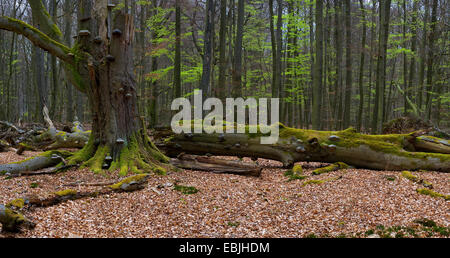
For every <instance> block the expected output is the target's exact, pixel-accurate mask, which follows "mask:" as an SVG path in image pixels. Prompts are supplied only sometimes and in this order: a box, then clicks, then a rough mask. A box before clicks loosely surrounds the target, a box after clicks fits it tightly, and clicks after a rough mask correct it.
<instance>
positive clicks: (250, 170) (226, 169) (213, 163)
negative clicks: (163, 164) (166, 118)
mask: <svg viewBox="0 0 450 258" xmlns="http://www.w3.org/2000/svg"><path fill="white" fill-rule="evenodd" d="M171 163H172V165H174V166H176V167H179V168H183V169H191V170H201V171H209V172H213V173H228V174H237V175H245V176H257V177H258V176H260V175H261V170H262V169H261V168H260V167H257V166H255V165H253V164H249V163H244V162H239V161H230V160H223V159H218V158H212V157H202V156H195V155H187V154H181V155H178V157H177V159H171Z"/></svg>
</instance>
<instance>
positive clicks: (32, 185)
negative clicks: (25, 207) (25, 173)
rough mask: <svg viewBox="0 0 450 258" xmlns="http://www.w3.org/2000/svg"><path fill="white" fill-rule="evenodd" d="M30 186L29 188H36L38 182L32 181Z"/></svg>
mask: <svg viewBox="0 0 450 258" xmlns="http://www.w3.org/2000/svg"><path fill="white" fill-rule="evenodd" d="M30 187H31V188H37V187H39V183H36V182H33V183H31V184H30Z"/></svg>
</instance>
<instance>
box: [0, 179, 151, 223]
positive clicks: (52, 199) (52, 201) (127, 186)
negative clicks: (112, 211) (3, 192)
mask: <svg viewBox="0 0 450 258" xmlns="http://www.w3.org/2000/svg"><path fill="white" fill-rule="evenodd" d="M148 178H149V174H139V175H134V176H130V177H127V178H125V179H123V180H121V181H119V182H116V183H113V184H109V185H106V186H104V187H102V188H100V189H96V190H95V191H90V192H79V191H76V190H73V189H65V190H61V191H57V192H54V193H50V194H49V195H48V196H46V197H44V198H40V197H38V196H28V197H24V198H19V199H15V200H12V201H11V202H9V203H8V204H6V205H0V223H1V224H2V231H5V232H20V231H21V229H22V228H23V227H27V228H34V226H35V225H36V224H35V223H33V222H31V221H30V220H29V219H27V218H25V217H24V216H23V215H22V214H21V213H20V211H21V210H24V209H29V208H31V207H49V206H53V205H56V204H59V203H62V202H65V201H68V200H77V199H82V198H86V197H96V196H99V195H102V194H109V193H112V192H132V191H136V190H140V189H143V188H144V187H145V185H146V184H147V183H148Z"/></svg>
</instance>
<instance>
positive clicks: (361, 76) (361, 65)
mask: <svg viewBox="0 0 450 258" xmlns="http://www.w3.org/2000/svg"><path fill="white" fill-rule="evenodd" d="M359 5H360V8H361V12H362V15H361V20H362V26H363V29H362V40H361V59H360V63H359V111H358V119H357V121H358V126H357V128H358V131H361V127H362V120H363V113H364V86H363V83H364V81H363V79H364V61H365V57H366V53H365V51H366V30H367V29H366V28H367V26H366V10H365V9H364V2H363V0H359Z"/></svg>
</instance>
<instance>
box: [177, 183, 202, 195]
mask: <svg viewBox="0 0 450 258" xmlns="http://www.w3.org/2000/svg"><path fill="white" fill-rule="evenodd" d="M174 189H175V190H176V191H179V192H181V193H183V194H195V193H197V192H198V189H197V188H195V187H193V186H184V185H177V184H176V185H174Z"/></svg>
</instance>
